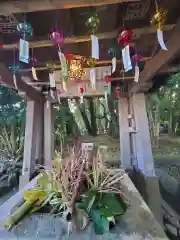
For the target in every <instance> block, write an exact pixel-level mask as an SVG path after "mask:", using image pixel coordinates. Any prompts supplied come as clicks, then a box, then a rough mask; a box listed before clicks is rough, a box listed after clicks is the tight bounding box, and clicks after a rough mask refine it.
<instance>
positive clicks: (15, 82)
mask: <svg viewBox="0 0 180 240" xmlns="http://www.w3.org/2000/svg"><path fill="white" fill-rule="evenodd" d="M13 82H14V86H15V88H16V89H18V87H17V79H16V74H15V73H13Z"/></svg>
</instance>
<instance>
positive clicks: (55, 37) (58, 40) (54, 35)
mask: <svg viewBox="0 0 180 240" xmlns="http://www.w3.org/2000/svg"><path fill="white" fill-rule="evenodd" d="M50 40H51V41H52V42H53V44H54V45H62V44H63V43H64V35H63V32H62V31H59V30H57V29H53V30H52V31H51V32H50Z"/></svg>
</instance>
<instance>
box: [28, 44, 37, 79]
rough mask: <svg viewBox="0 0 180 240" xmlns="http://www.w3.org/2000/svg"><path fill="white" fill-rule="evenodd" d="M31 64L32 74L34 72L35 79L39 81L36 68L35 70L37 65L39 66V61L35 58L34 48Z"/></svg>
mask: <svg viewBox="0 0 180 240" xmlns="http://www.w3.org/2000/svg"><path fill="white" fill-rule="evenodd" d="M29 62H30V63H31V66H32V67H31V72H32V76H33V79H34V80H36V81H38V77H37V74H36V68H35V65H36V64H37V59H36V58H35V57H34V56H33V48H32V56H31V57H30V59H29Z"/></svg>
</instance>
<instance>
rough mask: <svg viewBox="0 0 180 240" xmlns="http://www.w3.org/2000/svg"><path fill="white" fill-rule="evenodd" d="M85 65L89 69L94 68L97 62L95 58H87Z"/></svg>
mask: <svg viewBox="0 0 180 240" xmlns="http://www.w3.org/2000/svg"><path fill="white" fill-rule="evenodd" d="M86 63H87V65H88V66H89V67H91V68H93V67H95V66H96V64H97V60H96V59H95V58H92V57H89V58H88V59H87V60H86Z"/></svg>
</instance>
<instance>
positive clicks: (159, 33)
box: [157, 29, 168, 51]
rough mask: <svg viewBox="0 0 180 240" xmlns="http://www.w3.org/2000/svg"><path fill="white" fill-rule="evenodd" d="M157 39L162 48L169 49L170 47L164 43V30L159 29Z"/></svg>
mask: <svg viewBox="0 0 180 240" xmlns="http://www.w3.org/2000/svg"><path fill="white" fill-rule="evenodd" d="M157 39H158V42H159V45H160V46H161V48H162V49H163V50H165V51H167V50H168V49H167V47H166V45H165V43H164V37H163V31H161V30H160V29H158V30H157Z"/></svg>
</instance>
